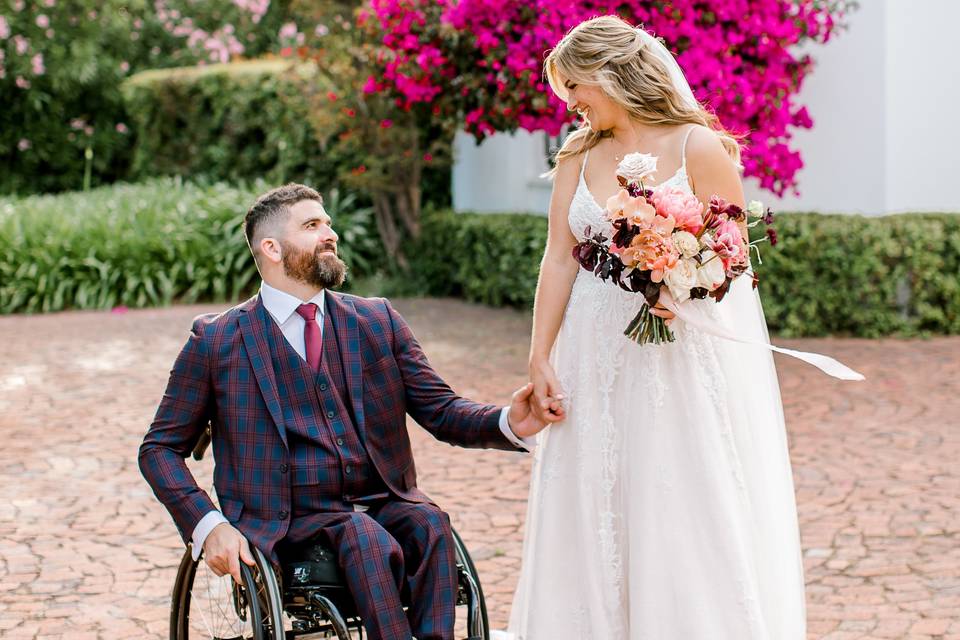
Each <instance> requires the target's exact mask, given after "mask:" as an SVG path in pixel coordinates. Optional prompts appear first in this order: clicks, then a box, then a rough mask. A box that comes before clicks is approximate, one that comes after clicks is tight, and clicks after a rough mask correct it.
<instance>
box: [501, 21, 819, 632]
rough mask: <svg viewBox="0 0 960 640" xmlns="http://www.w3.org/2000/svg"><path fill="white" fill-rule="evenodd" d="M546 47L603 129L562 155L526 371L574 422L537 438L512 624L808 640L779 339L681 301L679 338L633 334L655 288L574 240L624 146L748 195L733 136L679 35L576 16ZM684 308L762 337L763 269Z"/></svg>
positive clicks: (597, 223) (575, 105)
mask: <svg viewBox="0 0 960 640" xmlns="http://www.w3.org/2000/svg"><path fill="white" fill-rule="evenodd" d="M545 64H546V72H547V77H548V79H549V81H550V85H551V87H552V88H553V91H554V92H555V93H556V94H557V95H559V96H560V97H561V98H562V99H564V100H566V102H567V106H568V107H569V108H570V109H571V110H576V111H578V112H579V113H580V114H581V115H582V116H583V118H584V120H585V121H586V123H587V124H588V125H589V126H584V127H582V128H581V129H579V130H578V131H576V132H574V133H573V134H571V135H570V136H568V138H567V139H566V141H565V142H564V144H563V148H562V149H561V150H560V152H559V154H558V156H557V167H556V169H555V175H554V187H553V195H552V200H551V203H550V223H549V224H550V231H549V239H548V243H547V248H546V254H545V256H544V258H543V263H542V267H541V271H540V280H539V283H538V286H537V294H536V304H535V310H534V330H533V338H532V346H531V350H530V375H531V379H532V380H533V382H534V384H535V389H536V394H537V397H538V399H539V400H540V401H541V406H542V407H544V411H548V410H553V411H556V412H564V413H565V419H564V420H563V421H562V422H560V423H558V424H557V425H555V426H554V427H553V428H552V429H550V430H549V431H547V432H545V433H543V434H541V436H540V440H539V443H538V445H537V449H536V457H535V463H534V470H533V478H532V481H531V489H530V499H529V506H528V512H527V521H526V538H525V540H524V547H523V566H522V570H521V576H520V581H519V585H518V587H517V591H516V595H515V598H514V602H513V611H512V614H511V618H510V629H509V632H510V633H509V634H508V637H513V638H516V639H517V640H564V639H569V640H574V639H576V640H586V639H590V638H593V639H596V640H627V639H629V640H640V639H644V640H646V639H650V640H802V639H803V638H805V612H804V609H805V606H804V583H803V569H802V562H801V554H800V540H799V532H798V526H797V515H796V505H795V501H794V494H793V480H792V477H791V472H790V461H789V457H788V452H787V441H786V432H785V428H784V421H783V413H782V408H781V403H780V391H779V386H778V382H777V375H776V371H775V369H774V365H773V359H772V357H771V355H770V352H769V351H767V350H766V349H763V348H759V347H752V346H744V345H741V344H737V343H736V342H732V341H728V340H723V339H720V338H716V337H714V336H713V335H710V334H708V333H705V332H703V331H700V330H698V329H695V328H693V327H692V326H689V325H686V324H685V323H684V322H683V321H682V320H681V319H680V318H674V319H673V320H672V324H671V328H672V329H673V331H674V333H675V335H676V342H673V343H667V344H662V345H654V344H646V345H643V346H640V345H637V344H635V343H633V342H631V341H630V340H628V339H627V338H626V337H625V336H624V335H623V330H624V328H625V327H626V326H627V324H628V323H629V321H630V320H631V319H632V318H633V316H634V315H635V314H636V313H637V311H638V310H639V309H640V305H642V304H644V303H643V296H641V295H635V294H629V293H626V292H624V291H622V290H620V289H619V288H618V287H616V286H614V285H612V284H611V283H609V282H602V281H601V280H600V279H598V278H597V277H596V276H594V275H593V274H591V273H588V272H587V271H584V270H582V269H580V267H579V266H578V264H577V262H576V261H575V260H574V259H573V258H572V257H571V250H572V248H573V246H574V244H575V243H576V242H578V241H580V240H582V239H584V238H585V235H584V229H585V228H586V227H587V226H591V227H593V230H594V232H596V231H598V230H603V231H605V232H606V233H605V235H606V236H607V237H608V238H609V237H611V229H610V225H609V223H608V222H607V221H606V220H605V218H604V209H603V206H602V203H605V202H606V201H607V199H608V198H609V197H610V196H612V195H614V194H615V193H616V192H617V190H618V185H617V182H616V177H615V170H616V167H617V164H618V163H619V161H620V160H621V159H622V158H623V157H624V156H625V155H626V154H628V153H632V152H637V151H640V152H644V153H649V154H652V155H654V156H657V157H658V158H659V164H658V171H657V172H656V173H655V174H654V175H653V176H652V177H651V181H650V183H651V184H652V185H653V186H659V185H663V184H670V185H673V186H675V187H678V188H681V189H685V190H688V191H689V192H692V193H693V194H695V195H696V196H697V197H698V198H699V199H700V200H701V201H703V202H709V199H710V197H711V196H712V195H719V196H721V197H723V198H725V199H726V200H728V201H731V202H734V203H736V204H739V205H741V206H742V205H743V204H744V203H743V200H744V197H743V189H742V185H741V183H740V177H739V168H740V167H739V158H740V150H739V147H738V144H737V141H736V139H735V138H734V137H733V136H731V135H730V134H728V133H726V132H725V131H724V130H723V129H722V128H721V127H720V125H719V123H718V121H717V118H716V117H715V116H713V115H711V114H710V113H708V112H707V111H705V110H704V109H703V108H702V107H701V106H700V104H698V103H697V101H696V99H695V98H694V97H693V93H692V92H691V90H690V87H689V85H688V84H687V81H686V80H685V78H684V77H683V74H682V72H681V71H680V68H679V66H678V65H677V63H676V61H675V60H674V59H673V57H672V56H671V55H670V53H669V52H668V51H667V50H666V48H664V46H663V45H662V44H660V43H659V41H657V40H656V39H655V38H653V37H652V36H651V35H649V34H648V33H646V32H645V31H643V30H642V29H635V28H633V27H631V26H630V25H628V24H627V23H625V22H623V21H622V20H620V19H619V18H616V17H609V16H608V17H600V18H595V19H592V20H588V21H586V22H584V23H582V24H580V25H579V26H577V27H576V28H574V29H573V30H572V31H570V33H568V34H567V35H566V36H565V37H564V38H563V39H562V40H561V41H560V43H559V44H558V45H557V47H556V48H555V49H554V50H553V51H552V52H551V53H550V55H549V56H548V57H547V59H546V63H545ZM651 184H646V186H647V187H649V186H651ZM685 305H699V306H701V307H702V309H699V310H698V311H700V312H701V315H702V316H703V317H705V318H707V319H709V320H710V321H712V322H715V323H717V324H718V325H720V326H724V327H726V328H728V329H729V330H732V331H734V332H735V333H737V334H738V335H739V336H740V337H744V338H747V339H750V340H754V341H761V342H767V340H768V339H767V334H766V325H765V323H764V318H763V311H762V310H761V307H760V301H759V297H758V296H757V294H756V292H755V291H754V290H753V289H752V287H751V283H750V278H749V277H744V278H739V279H737V280H736V281H735V283H734V284H733V286H732V288H731V290H730V293H729V294H728V295H727V297H726V298H724V300H723V302H721V303H719V304H717V303H715V302H713V301H712V300H702V301H691V302H687V303H685ZM655 313H657V314H658V315H661V316H663V317H666V318H671V317H672V316H673V314H672V313H670V312H669V311H667V310H666V309H657V310H655ZM560 398H562V405H561V404H560V402H559V401H558V399H560Z"/></svg>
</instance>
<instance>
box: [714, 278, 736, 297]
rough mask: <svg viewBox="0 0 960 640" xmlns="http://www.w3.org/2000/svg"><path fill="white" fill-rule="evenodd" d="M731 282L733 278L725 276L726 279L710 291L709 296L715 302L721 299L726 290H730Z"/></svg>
mask: <svg viewBox="0 0 960 640" xmlns="http://www.w3.org/2000/svg"><path fill="white" fill-rule="evenodd" d="M731 282H733V280H732V279H731V278H730V276H727V279H726V280H724V281H723V284H721V285H720V286H719V287H717V288H716V289H714V290H713V291H711V292H710V297H711V298H713V299H714V300H716V301H717V302H720V301H721V300H723V297H724V296H725V295H727V291H729V290H730V283H731Z"/></svg>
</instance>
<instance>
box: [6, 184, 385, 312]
mask: <svg viewBox="0 0 960 640" xmlns="http://www.w3.org/2000/svg"><path fill="white" fill-rule="evenodd" d="M268 188H269V186H268V185H266V184H265V183H262V182H260V183H255V184H253V185H249V186H241V187H232V186H225V185H222V184H211V185H198V184H191V183H184V182H182V181H180V180H178V179H170V178H168V179H158V180H153V181H151V182H148V183H145V184H140V185H114V186H112V187H103V188H100V189H95V190H93V191H91V192H89V193H86V194H84V193H68V194H62V195H58V196H31V197H27V198H22V199H0V247H3V251H2V253H0V313H14V312H28V313H33V312H49V311H58V310H61V309H68V308H78V309H108V308H111V307H113V306H116V305H126V306H129V307H144V306H156V305H167V304H170V303H172V302H175V301H176V302H194V301H200V300H216V301H231V300H238V299H241V298H242V297H243V296H245V295H247V294H249V293H250V292H252V291H253V290H255V288H256V287H257V286H258V284H259V279H258V276H257V272H256V267H255V265H254V263H253V258H252V257H251V256H250V252H249V250H248V249H247V245H246V240H245V239H244V237H243V232H242V228H241V223H242V220H243V215H244V213H245V212H246V211H247V209H248V208H249V207H250V205H251V204H252V203H253V201H254V200H255V199H256V196H257V195H258V194H260V193H262V192H264V191H266V190H267V189H268ZM326 209H327V211H328V212H329V213H330V215H331V216H332V217H333V218H334V219H335V220H336V223H335V224H336V229H337V231H338V233H339V234H340V237H341V242H340V244H341V255H342V257H343V258H344V260H345V261H346V262H347V264H348V265H349V266H350V269H351V279H354V278H363V277H364V276H366V275H369V274H370V273H371V272H372V271H373V270H374V269H376V268H377V263H376V260H378V259H379V255H380V253H381V252H380V249H379V242H378V241H377V238H376V234H375V232H374V231H373V219H372V213H371V211H370V210H369V209H368V208H356V207H355V202H354V200H353V198H352V197H349V196H347V197H344V198H341V197H339V195H338V194H337V193H336V192H334V193H331V194H329V195H328V196H327V198H326Z"/></svg>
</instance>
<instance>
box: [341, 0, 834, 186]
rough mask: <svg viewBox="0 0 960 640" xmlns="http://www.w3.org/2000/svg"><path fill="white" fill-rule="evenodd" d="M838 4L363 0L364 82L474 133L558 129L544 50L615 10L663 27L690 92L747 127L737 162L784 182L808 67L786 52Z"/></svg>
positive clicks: (814, 35)
mask: <svg viewBox="0 0 960 640" xmlns="http://www.w3.org/2000/svg"><path fill="white" fill-rule="evenodd" d="M838 6H840V5H839V4H838V3H828V2H822V1H820V0H673V1H672V2H670V3H651V2H648V1H647V0H624V1H622V2H613V1H612V0H580V1H574V0H457V1H456V2H454V1H453V0H370V7H369V11H361V12H360V14H359V22H360V23H361V24H365V23H367V22H368V21H369V20H370V18H371V17H374V18H375V19H376V24H377V26H378V28H379V30H380V34H381V41H382V47H383V51H382V53H381V55H380V56H379V57H378V59H379V60H380V61H381V71H380V74H379V76H378V77H375V78H371V80H370V81H369V82H368V90H369V91H379V92H388V93H389V94H390V95H392V96H395V97H396V99H397V100H398V101H399V103H400V104H401V105H403V106H404V107H406V108H411V107H412V106H413V105H415V104H417V103H434V104H436V103H438V102H439V103H442V106H440V108H439V109H437V108H434V112H438V111H439V112H440V113H446V114H454V113H459V114H463V116H464V126H465V129H466V131H468V132H469V133H472V134H474V135H475V136H476V137H477V138H479V139H482V138H483V137H484V136H486V135H488V134H490V133H492V132H494V131H514V130H516V129H517V128H523V129H527V130H529V131H537V130H543V131H546V132H547V133H548V134H550V135H557V134H559V133H560V132H561V131H562V129H563V127H564V126H565V125H566V124H568V123H570V122H571V120H572V117H571V114H569V113H567V111H566V109H565V106H564V104H563V103H562V101H560V100H559V99H558V98H556V97H555V96H553V95H552V93H551V92H550V90H549V87H548V86H547V85H546V83H545V82H544V80H543V69H542V61H543V57H544V54H545V52H546V51H547V50H548V49H550V48H551V47H553V46H555V45H556V43H557V42H558V41H559V40H560V38H561V37H563V35H564V34H565V33H566V32H567V31H568V30H569V29H570V28H572V27H573V26H575V25H576V24H578V23H580V22H582V21H583V20H585V19H587V18H590V17H593V16H596V15H603V14H611V13H615V12H619V15H621V16H622V17H624V18H625V19H626V20H628V21H630V22H631V23H633V24H643V25H644V26H645V28H647V29H648V30H649V31H651V32H653V33H654V34H655V35H657V36H659V37H662V38H663V39H664V40H665V42H666V43H667V44H668V46H669V47H670V49H671V50H672V51H674V53H675V54H676V55H677V59H678V61H679V63H680V65H681V67H683V69H684V71H685V73H686V74H687V78H688V79H689V81H690V85H691V86H692V87H693V89H694V92H695V93H696V95H697V97H698V98H699V99H700V100H701V101H702V102H703V103H705V104H706V105H708V108H710V109H712V110H713V111H715V112H716V113H717V115H718V116H719V117H720V118H721V121H722V122H723V124H724V126H725V127H727V128H728V129H731V130H733V131H735V132H738V133H742V134H745V135H746V140H745V142H746V144H747V150H746V153H745V154H744V159H743V161H744V166H745V168H746V173H747V175H751V176H757V177H758V178H759V180H760V182H761V184H762V186H764V187H765V188H767V189H770V190H772V191H774V192H776V193H779V194H782V193H784V192H785V191H787V190H788V189H791V188H795V185H796V179H795V176H796V172H797V170H798V169H800V167H802V166H803V162H802V160H801V158H800V155H799V153H797V151H796V150H794V149H792V148H791V147H790V142H791V138H792V131H793V130H795V129H797V128H810V127H811V126H812V121H811V119H810V116H809V114H808V113H807V111H806V109H805V108H804V107H803V106H801V105H798V104H796V101H795V96H796V94H797V92H798V91H799V89H800V85H801V82H802V81H803V77H804V75H805V74H806V73H807V72H808V71H809V70H810V66H811V60H810V58H809V56H806V55H797V54H795V53H794V52H795V50H796V49H795V45H797V44H798V43H800V42H802V41H804V40H813V41H817V42H826V41H827V39H828V38H829V37H830V36H831V34H832V33H833V32H834V30H835V28H836V19H837V17H838V15H837V14H838V9H837V7H838Z"/></svg>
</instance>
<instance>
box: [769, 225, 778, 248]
mask: <svg viewBox="0 0 960 640" xmlns="http://www.w3.org/2000/svg"><path fill="white" fill-rule="evenodd" d="M767 238H769V239H770V246H771V247H775V246H777V230H776V229H774V228H773V227H767Z"/></svg>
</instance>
